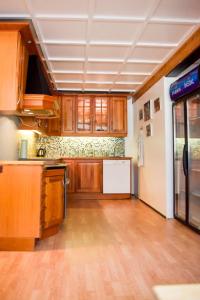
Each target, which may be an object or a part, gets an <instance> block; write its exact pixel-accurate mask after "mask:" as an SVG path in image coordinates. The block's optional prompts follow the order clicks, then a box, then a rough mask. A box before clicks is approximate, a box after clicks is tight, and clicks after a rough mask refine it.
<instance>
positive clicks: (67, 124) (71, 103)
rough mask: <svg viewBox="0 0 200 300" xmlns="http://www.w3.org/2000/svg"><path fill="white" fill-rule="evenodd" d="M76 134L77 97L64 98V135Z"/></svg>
mask: <svg viewBox="0 0 200 300" xmlns="http://www.w3.org/2000/svg"><path fill="white" fill-rule="evenodd" d="M72 133H75V96H63V97H62V135H68V134H69V135H70V134H72Z"/></svg>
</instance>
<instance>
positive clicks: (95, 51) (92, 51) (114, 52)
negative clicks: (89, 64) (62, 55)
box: [88, 46, 128, 59]
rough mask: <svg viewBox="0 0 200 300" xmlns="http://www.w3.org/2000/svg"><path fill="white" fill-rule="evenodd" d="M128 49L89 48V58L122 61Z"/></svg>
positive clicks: (118, 47) (111, 47) (114, 47)
mask: <svg viewBox="0 0 200 300" xmlns="http://www.w3.org/2000/svg"><path fill="white" fill-rule="evenodd" d="M127 50H128V47H123V46H121V47H120V46H89V49H88V57H89V58H111V59H114V58H115V59H123V58H124V57H125V54H126V52H127Z"/></svg>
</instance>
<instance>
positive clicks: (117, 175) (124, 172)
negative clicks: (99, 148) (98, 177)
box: [103, 159, 131, 194]
mask: <svg viewBox="0 0 200 300" xmlns="http://www.w3.org/2000/svg"><path fill="white" fill-rule="evenodd" d="M130 173H131V172H130V160H125V159H120V160H103V193H104V194H123V193H125V194H126V193H130V192H131V188H130V183H131V182H130V181H131V179H130Z"/></svg>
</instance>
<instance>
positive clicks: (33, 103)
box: [21, 94, 60, 118]
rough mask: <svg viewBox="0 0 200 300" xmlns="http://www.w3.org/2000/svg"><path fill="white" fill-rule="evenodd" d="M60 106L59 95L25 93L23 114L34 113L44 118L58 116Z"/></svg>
mask: <svg viewBox="0 0 200 300" xmlns="http://www.w3.org/2000/svg"><path fill="white" fill-rule="evenodd" d="M59 112H60V106H59V104H58V101H57V97H55V96H49V95H44V94H25V95H24V102H23V110H22V111H21V114H22V115H23V116H30V115H34V116H36V117H40V118H42V117H44V118H58V117H59Z"/></svg>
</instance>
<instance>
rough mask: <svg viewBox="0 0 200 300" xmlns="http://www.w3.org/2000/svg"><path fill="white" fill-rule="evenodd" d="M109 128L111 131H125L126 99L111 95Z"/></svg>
mask: <svg viewBox="0 0 200 300" xmlns="http://www.w3.org/2000/svg"><path fill="white" fill-rule="evenodd" d="M110 130H111V132H113V133H125V134H126V133H127V99H126V97H118V96H117V97H112V98H111V100H110Z"/></svg>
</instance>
